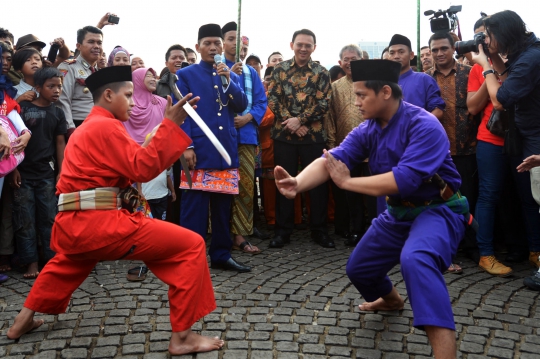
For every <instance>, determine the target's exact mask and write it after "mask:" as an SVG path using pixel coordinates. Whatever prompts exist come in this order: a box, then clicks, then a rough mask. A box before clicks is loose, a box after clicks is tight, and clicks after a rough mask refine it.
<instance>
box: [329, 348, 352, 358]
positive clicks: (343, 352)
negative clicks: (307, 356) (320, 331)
mask: <svg viewBox="0 0 540 359" xmlns="http://www.w3.org/2000/svg"><path fill="white" fill-rule="evenodd" d="M351 352H352V350H351V348H344V347H331V348H330V350H328V354H329V355H335V356H342V357H347V358H350V357H351Z"/></svg>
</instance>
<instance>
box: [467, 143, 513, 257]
mask: <svg viewBox="0 0 540 359" xmlns="http://www.w3.org/2000/svg"><path fill="white" fill-rule="evenodd" d="M476 160H477V163H478V177H479V191H478V193H479V196H478V202H477V203H476V210H475V213H476V219H477V221H478V224H479V228H478V233H477V234H476V240H477V241H478V249H479V250H480V255H481V256H490V255H493V254H494V250H493V228H494V226H495V210H496V207H497V204H498V203H499V200H500V198H501V194H502V192H503V189H504V184H505V177H506V173H507V171H508V166H509V163H508V157H507V155H505V154H504V153H503V146H497V145H493V144H491V143H489V142H484V141H478V144H477V146H476Z"/></svg>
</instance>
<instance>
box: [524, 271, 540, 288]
mask: <svg viewBox="0 0 540 359" xmlns="http://www.w3.org/2000/svg"><path fill="white" fill-rule="evenodd" d="M523 284H524V285H525V286H527V287H528V288H530V289H532V290H540V271H536V272H535V273H533V275H531V276H530V277H525V279H523Z"/></svg>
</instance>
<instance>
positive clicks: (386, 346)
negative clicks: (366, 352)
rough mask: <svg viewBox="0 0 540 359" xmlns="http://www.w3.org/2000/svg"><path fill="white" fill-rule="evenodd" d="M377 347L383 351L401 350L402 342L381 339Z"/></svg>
mask: <svg viewBox="0 0 540 359" xmlns="http://www.w3.org/2000/svg"><path fill="white" fill-rule="evenodd" d="M377 348H378V349H379V350H381V351H383V352H401V351H402V350H403V343H401V342H391V341H381V342H380V343H379V345H378V347H377Z"/></svg>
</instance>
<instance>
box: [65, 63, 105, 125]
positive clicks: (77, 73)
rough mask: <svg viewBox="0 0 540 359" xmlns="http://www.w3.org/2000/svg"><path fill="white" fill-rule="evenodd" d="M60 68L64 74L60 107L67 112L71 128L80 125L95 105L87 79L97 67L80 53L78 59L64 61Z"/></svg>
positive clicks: (67, 119)
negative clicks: (87, 85) (86, 82)
mask: <svg viewBox="0 0 540 359" xmlns="http://www.w3.org/2000/svg"><path fill="white" fill-rule="evenodd" d="M58 70H60V72H62V74H63V75H64V84H63V88H62V94H61V95H60V101H59V103H60V107H61V108H62V110H64V113H65V114H66V121H67V123H68V131H69V129H74V128H75V127H76V126H79V125H80V124H81V123H82V122H83V121H84V119H85V118H86V117H87V116H88V114H89V113H90V110H91V109H92V107H93V106H94V100H93V99H92V94H91V93H90V91H89V90H88V88H87V87H86V84H85V80H86V78H87V77H88V76H90V75H91V74H92V73H93V72H95V71H97V68H95V67H92V66H91V65H90V64H89V63H88V62H86V61H85V60H84V59H83V58H82V56H80V55H79V57H77V58H76V59H71V60H67V61H64V62H62V63H61V64H60V65H59V66H58Z"/></svg>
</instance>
